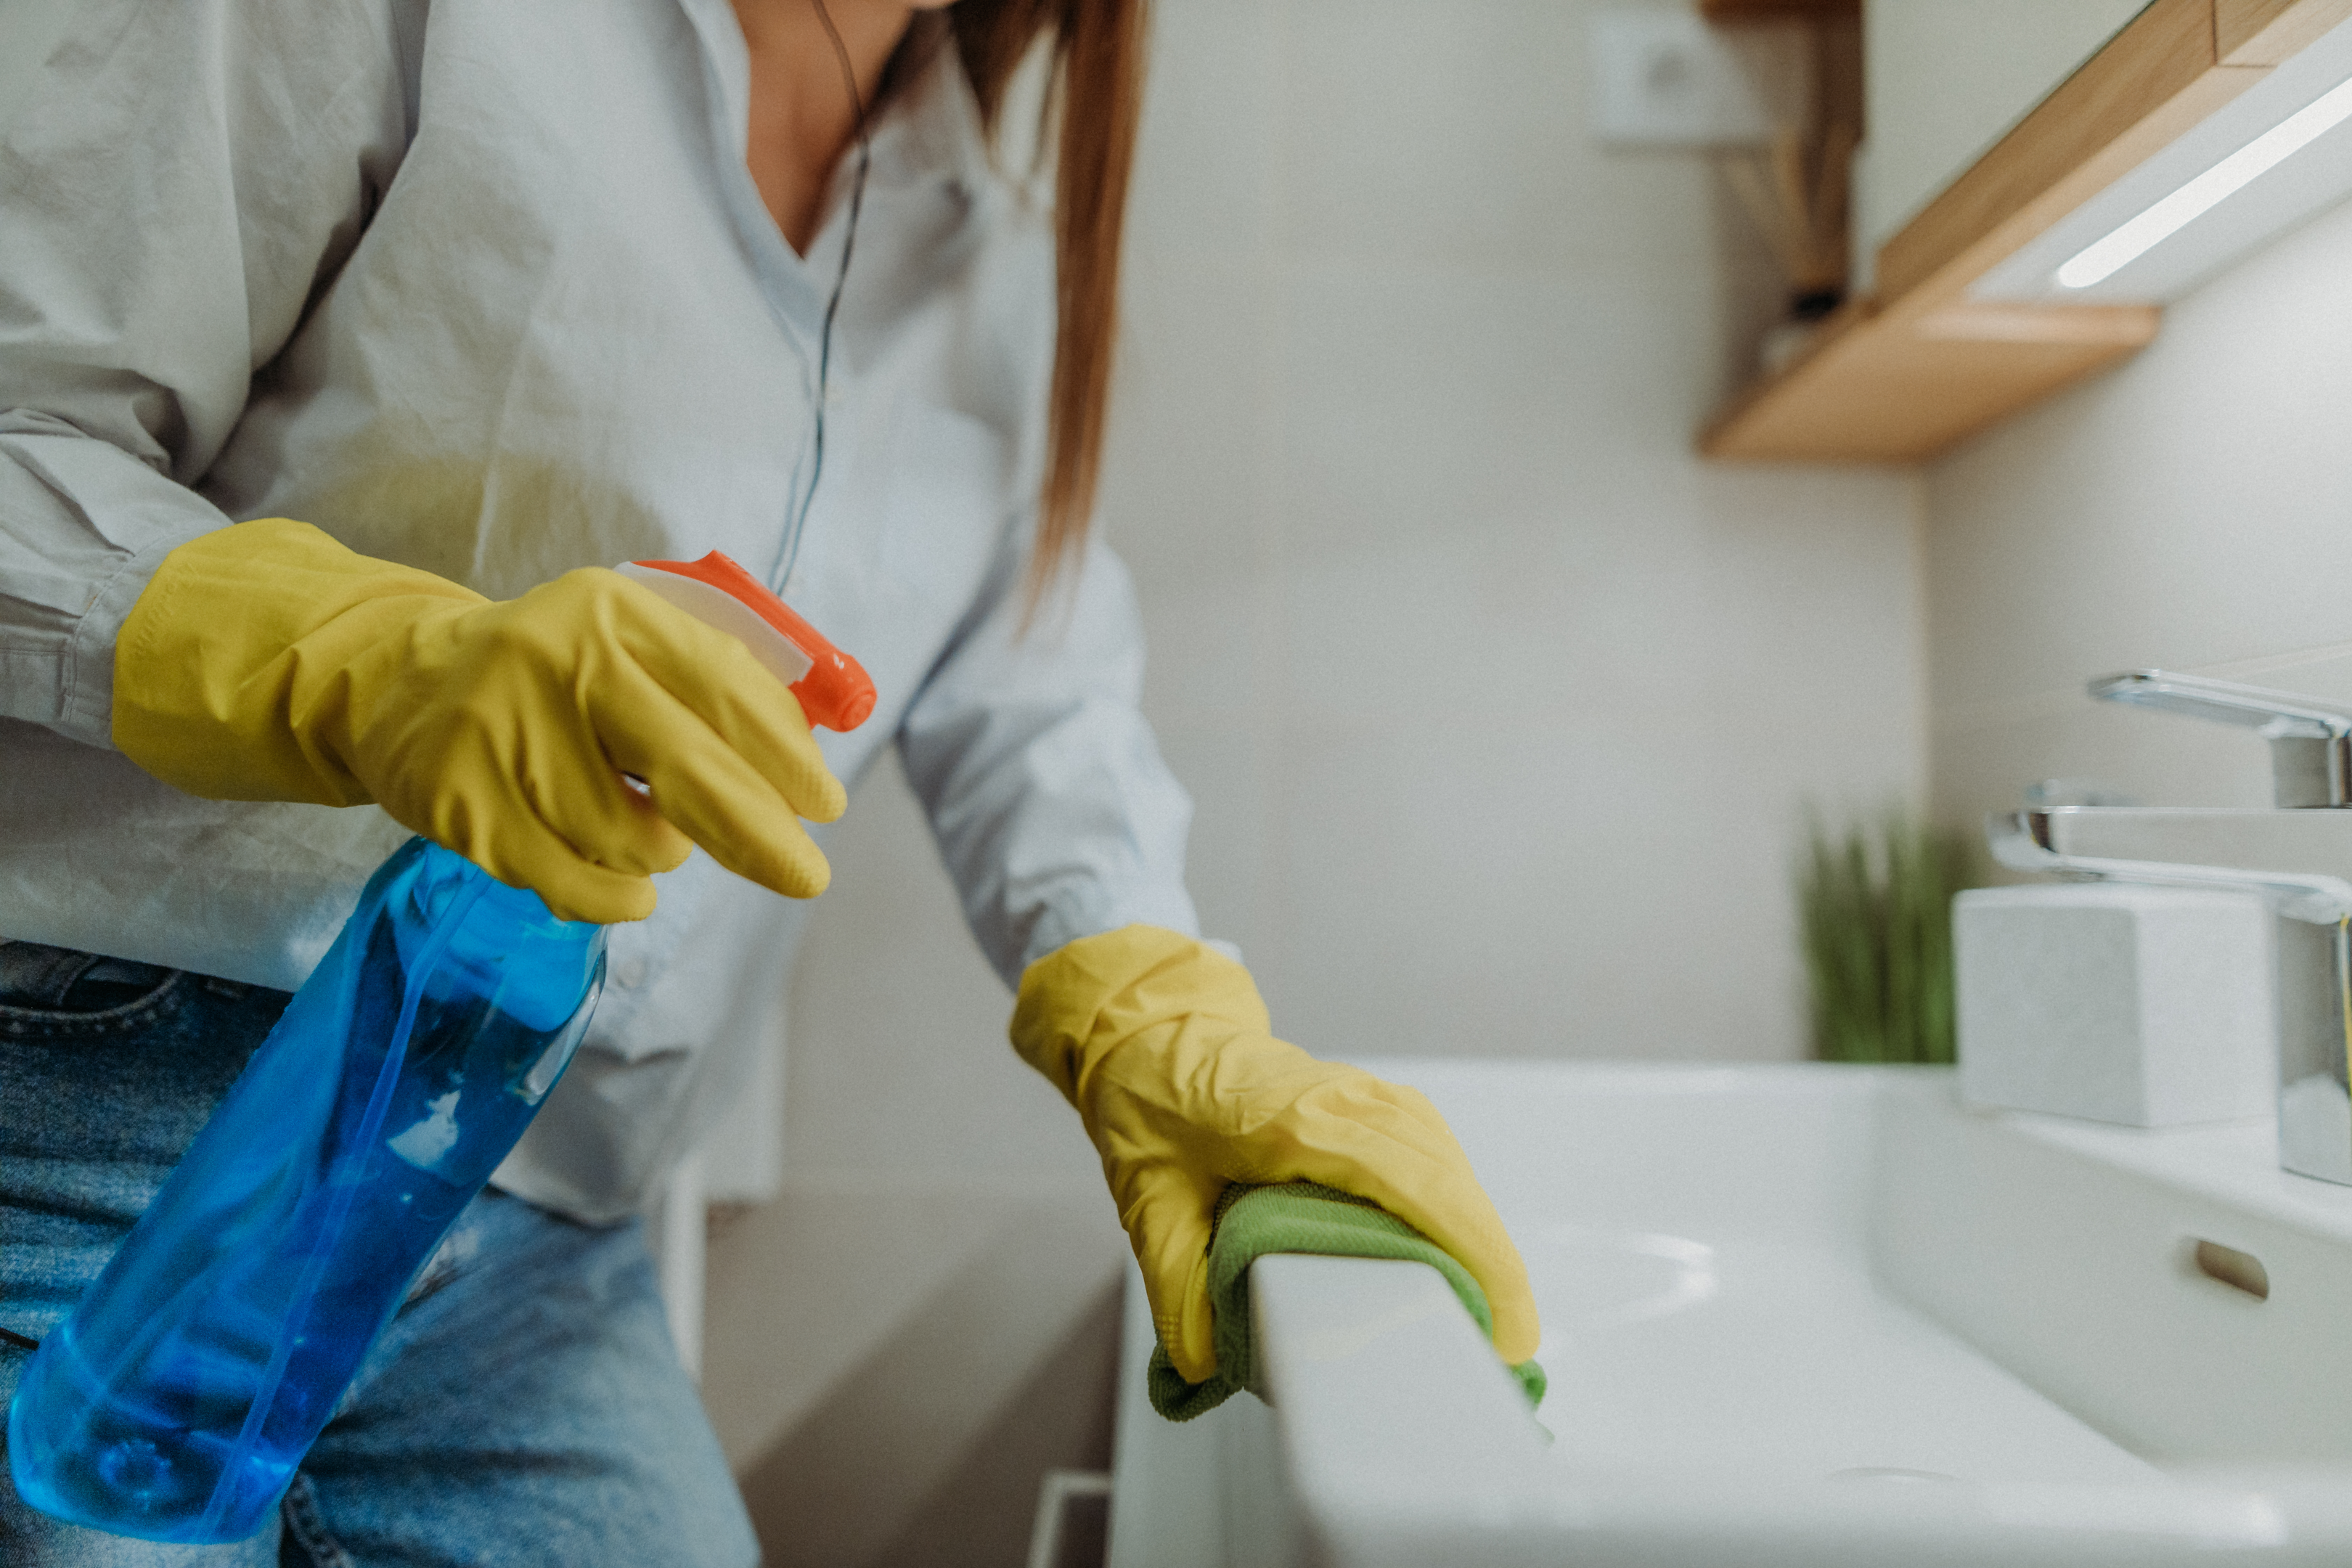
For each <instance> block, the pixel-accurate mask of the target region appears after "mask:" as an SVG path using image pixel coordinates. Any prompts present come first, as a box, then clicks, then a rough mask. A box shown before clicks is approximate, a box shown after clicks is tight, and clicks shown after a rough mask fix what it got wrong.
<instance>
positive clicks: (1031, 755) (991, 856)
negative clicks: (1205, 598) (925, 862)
mask: <svg viewBox="0 0 2352 1568" xmlns="http://www.w3.org/2000/svg"><path fill="white" fill-rule="evenodd" d="M1023 608H1024V594H1023V592H1022V585H1021V563H1020V560H1019V558H1018V556H1017V555H1016V554H1014V553H1013V552H1007V554H1006V557H1005V558H1004V559H1003V560H1002V561H1001V562H1000V563H999V565H998V567H997V570H996V573H995V575H994V577H993V579H992V587H991V591H990V592H989V593H988V594H986V595H983V596H982V599H981V601H980V603H979V604H978V605H976V606H975V607H974V609H973V612H972V613H971V616H967V617H966V621H965V625H964V627H963V629H962V632H961V635H960V636H959V637H957V638H956V640H955V641H954V642H953V643H951V644H950V647H949V649H948V651H947V653H946V654H945V655H944V656H943V657H942V658H941V659H940V663H939V664H938V665H937V666H935V667H934V668H933V670H932V672H931V675H930V677H929V679H928V680H927V681H926V682H925V683H924V686H923V689H922V690H921V691H920V692H919V694H918V695H917V697H916V699H915V701H914V703H913V705H912V706H911V707H910V708H909V709H908V713H907V717H906V719H905V721H904V722H903V723H902V724H901V725H900V728H899V731H898V751H899V755H900V757H901V759H902V760H903V761H904V763H905V764H906V770H907V778H908V783H909V784H912V785H913V787H914V790H915V794H916V795H917V796H918V797H919V799H920V800H921V802H922V804H923V808H924V810H925V812H926V813H927V814H928V815H929V818H930V824H931V832H932V835H933V837H936V838H937V840H938V841H939V846H940V855H941V857H942V858H944V859H945V860H946V862H947V867H948V871H949V874H950V876H951V877H952V878H953V879H954V880H955V884H956V887H957V889H958V890H959V892H960V893H961V897H962V900H963V910H964V918H965V919H966V920H967V921H970V922H971V930H972V934H973V935H974V936H976V937H977V938H979V940H980V945H981V949H982V952H985V953H986V954H987V955H988V959H989V962H990V963H992V964H993V965H994V966H995V969H996V972H997V973H998V974H1000V975H1001V976H1003V980H1004V983H1005V984H1007V985H1009V986H1018V985H1019V984H1020V979H1021V972H1022V971H1023V970H1024V969H1025V968H1026V967H1028V965H1029V964H1030V963H1033V962H1034V961H1035V960H1037V959H1039V958H1042V957H1044V956H1045V954H1046V953H1049V952H1053V951H1054V950H1055V949H1056V948H1058V947H1061V946H1062V945H1063V944H1065V943H1066V942H1075V941H1076V940H1077V939H1078V938H1080V937H1085V936H1092V935H1094V934H1096V933H1097V932H1098V931H1113V930H1116V929H1118V927H1120V926H1124V925H1130V924H1135V923H1138V922H1141V923H1145V924H1150V925H1160V926H1167V927H1169V928H1171V929H1172V930H1175V931H1182V932H1184V933H1185V934H1186V935H1188V936H1192V935H1198V934H1199V929H1200V928H1199V921H1198V918H1197V916H1196V915H1195V914H1194V912H1193V909H1192V898H1191V896H1190V895H1189V894H1188V893H1186V891H1185V889H1184V841H1185V836H1186V833H1187V832H1188V830H1189V829H1190V828H1191V826H1192V799H1191V797H1190V796H1189V795H1186V794H1185V793H1184V788H1183V786H1182V785H1181V784H1178V783H1177V782H1176V779H1175V777H1174V775H1173V774H1171V773H1170V772H1169V771H1168V766H1167V764H1166V763H1164V762H1162V761H1161V760H1160V747H1159V743H1158V742H1157V741H1156V740H1154V738H1153V736H1152V733H1151V727H1150V725H1149V724H1147V723H1146V722H1145V721H1144V718H1143V714H1142V712H1141V710H1139V707H1138V702H1139V699H1140V697H1141V695H1142V688H1143V631H1142V623H1141V618H1140V616H1139V614H1138V611H1137V607H1136V602H1135V592H1134V588H1133V586H1132V584H1130V582H1129V578H1128V574H1127V568H1126V567H1125V566H1124V565H1122V564H1121V563H1120V562H1119V560H1118V557H1117V556H1116V555H1114V554H1112V553H1111V551H1110V548H1109V547H1108V545H1106V544H1104V543H1103V542H1101V541H1099V540H1094V541H1090V542H1088V544H1087V548H1086V552H1085V554H1084V556H1083V558H1082V560H1081V561H1080V562H1079V563H1077V568H1076V582H1075V583H1073V584H1066V586H1065V587H1063V588H1061V589H1058V590H1056V591H1055V592H1054V593H1052V594H1049V595H1048V596H1047V598H1046V600H1045V604H1044V605H1042V606H1041V607H1040V608H1039V609H1038V611H1037V613H1036V615H1035V616H1034V618H1033V624H1031V625H1029V626H1027V627H1026V628H1024V626H1023V624H1022V623H1023V618H1024V616H1023Z"/></svg>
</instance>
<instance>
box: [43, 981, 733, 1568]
mask: <svg viewBox="0 0 2352 1568" xmlns="http://www.w3.org/2000/svg"><path fill="white" fill-rule="evenodd" d="M286 1001H287V996H286V994H285V993H284V992H282V991H265V990H261V989H259V988H257V987H253V986H245V985H236V984H230V983H229V982H226V981H220V980H211V979H206V978H205V977H204V976H201V975H196V974H188V973H177V972H173V971H168V970H159V969H154V968H152V967H151V966H147V965H142V964H129V963H121V962H118V961H115V960H100V959H95V958H92V957H91V956H90V955H89V954H87V953H76V952H66V951H64V950H61V949H57V948H47V947H37V946H35V945H34V944H31V943H27V942H0V1329H6V1330H11V1331H15V1332H16V1333H18V1334H23V1335H28V1336H31V1337H34V1338H38V1337H39V1336H41V1335H43V1334H46V1333H47V1332H48V1331H50V1330H52V1329H53V1328H55V1327H56V1326H57V1324H58V1322H60V1321H63V1319H64V1318H65V1316H66V1314H67V1313H68V1311H70V1310H72V1308H73V1304H74V1302H75V1301H76V1300H79V1298H80V1296H81V1293H82V1291H83V1290H84V1289H86V1288H87V1287H88V1286H89V1282H90V1281H91V1280H92V1279H95V1278H97V1276H98V1272H99V1270H100V1268H103V1267H104V1266H105V1264H106V1260H107V1259H108V1258H110V1257H111V1256H112V1254H113V1251H114V1248H115V1247H117V1246H118V1245H120V1244H121V1239H122V1237H123V1236H124V1235H125V1234H127V1233H128V1232H129V1230H130V1228H131V1224H132V1222H133V1221H135V1220H136V1219H137V1218H138V1217H139V1215H140V1214H141V1213H142V1211H143V1210H144V1209H145V1208H146V1206H147V1205H148V1203H149V1202H150V1201H151V1200H152V1198H153V1197H154V1195H155V1193H156V1191H157V1189H158V1188H160V1187H161V1186H162V1184H163V1178H164V1177H165V1176H167V1175H168V1174H170V1173H171V1170H172V1167H173V1165H174V1164H175V1163H178V1160H179V1158H180V1155H181V1153H182V1152H183V1151H184V1150H185V1149H186V1147H187V1145H188V1143H189V1142H190V1141H191V1140H192V1139H194V1136H195V1134H196V1131H197V1129H198V1128H200V1127H202V1126H203V1125H204V1123H205V1119H206V1118H208V1117H209V1116H210V1115H211V1114H212V1110H213V1107H214V1106H215V1104H217V1103H218V1102H219V1100H220V1097H221V1095H222V1094H223V1093H224V1092H225V1091H226V1089H227V1088H228V1086H229V1083H230V1081H231V1080H232V1079H235V1078H236V1075H237V1072H238V1070H239V1069H240V1068H243V1067H244V1065H245V1061H246V1058H247V1057H248V1056H250V1055H251V1054H252V1052H253V1049H254V1047H256V1046H257V1045H259V1044H260V1043H261V1039H262V1037H263V1036H264V1035H266V1034H268V1031H269V1026H270V1025H271V1024H272V1023H273V1022H275V1021H276V1019H277V1017H278V1013H279V1011H280V1010H282V1009H283V1008H284V1007H285V1005H286ZM29 1354H30V1352H26V1351H25V1350H23V1349H21V1348H18V1347H16V1346H15V1345H12V1344H7V1343H0V1405H5V1402H6V1401H7V1399H8V1398H9V1397H10V1395H12V1394H14V1393H15V1392H16V1379H17V1377H18V1376H19V1375H20V1374H21V1373H22V1371H23V1369H24V1365H25V1363H26V1360H27V1358H28V1356H29ZM758 1557H759V1548H758V1545H757V1543H756V1542H754V1541H753V1539H752V1535H751V1521H750V1520H749V1518H748V1517H747V1516H746V1514H745V1512H744V1510H743V1503H742V1499H741V1498H740V1495H739V1494H738V1493H737V1491H736V1489H735V1484H734V1480H733V1479H732V1478H731V1477H730V1475H729V1473H728V1469H727V1464H726V1460H725V1458H723V1457H722V1456H721V1455H720V1453H719V1443H718V1439H717V1438H716V1437H715V1436H713V1435H712V1433H711V1430H710V1424H709V1420H708V1419H707V1418H706V1417H705V1416H704V1415H703V1412H702V1403H701V1400H700V1398H699V1397H698V1395H697V1394H696V1393H695V1389H694V1385H693V1384H692V1383H691V1382H690V1381H689V1380H688V1378H687V1376H686V1374H685V1373H683V1372H682V1371H681V1370H680V1369H679V1367H678V1364H677V1355H676V1352H674V1351H673V1350H672V1349H671V1343H670V1337H669V1329H668V1325H667V1322H666V1321H664V1319H663V1316H662V1307H661V1300H660V1297H659V1295H658V1294H657V1292H656V1287H655V1279H654V1269H653V1264H652V1260H651V1259H650V1258H648V1257H647V1256H646V1247H645V1238H644V1235H643V1233H642V1231H641V1229H640V1227H639V1226H637V1225H636V1224H635V1222H631V1223H628V1224H625V1225H619V1226H606V1227H597V1226H583V1225H577V1224H574V1223H572V1222H571V1221H569V1220H565V1219H562V1218H559V1217H557V1216H556V1215H551V1214H548V1213H546V1212H545V1211H543V1210H541V1209H536V1208H533V1207H532V1206H531V1205H529V1204H526V1203H524V1202H522V1201H521V1200H520V1199H517V1198H511V1197H508V1196H505V1195H504V1194H499V1193H495V1192H486V1193H484V1194H482V1196H480V1197H479V1198H478V1199H476V1200H475V1201H474V1203H473V1205H471V1206H470V1207H468V1208H467V1210H466V1211H465V1213H464V1214H462V1215H459V1216H458V1220H457V1226H455V1227H454V1228H453V1229H452V1230H451V1231H450V1233H449V1237H448V1239H447V1240H446V1242H445V1243H444V1244H443V1245H442V1247H441V1249H440V1251H439V1252H438V1253H437V1254H436V1255H435V1257H434V1258H433V1260H432V1262H430V1263H429V1264H427V1265H426V1266H425V1272H424V1273H423V1274H422V1275H421V1276H420V1277H419V1279H418V1280H417V1282H416V1285H415V1288H414V1289H412V1290H411V1291H410V1293H409V1297H408V1300H407V1301H406V1302H405V1303H404V1305H403V1306H402V1307H401V1309H400V1312H399V1314H398V1315H397V1316H396V1317H395V1318H394V1320H393V1323H392V1326H391V1327H390V1328H389V1329H387V1330H386V1331H384V1335H383V1339H382V1340H381V1341H379V1342H377V1344H376V1346H375V1348H374V1350H373V1351H372V1352H369V1355H368V1357H367V1359H366V1361H365V1362H364V1363H362V1365H361V1368H360V1372H359V1376H358V1378H357V1380H356V1381H355V1382H354V1383H353V1384H352V1391H351V1393H350V1394H349V1395H347V1396H346V1397H345V1399H344V1401H343V1404H342V1405H341V1407H340V1408H339V1409H338V1410H337V1412H336V1415H335V1417H334V1419H333V1420H332V1421H331V1422H330V1423H329V1424H328V1426H327V1429H326V1431H325V1433H324V1434H322V1435H321V1436H320V1439H319V1441H318V1444H317V1446H315V1447H312V1448H311V1450H310V1455H309V1457H308V1458H305V1459H304V1460H303V1462H302V1466H301V1469H300V1471H299V1474H298V1476H297V1477H296V1479H295V1481H294V1484H293V1486H292V1488H291V1489H289V1491H288V1493H287V1496H286V1501H285V1503H284V1505H283V1506H282V1507H281V1508H280V1509H279V1510H278V1519H277V1521H275V1522H274V1523H273V1524H272V1525H271V1527H270V1528H268V1529H266V1530H264V1531H262V1532H261V1533H260V1534H259V1535H258V1536H256V1537H255V1538H254V1539H253V1540H251V1541H247V1542H239V1543H237V1544H235V1545H229V1546H206V1547H189V1546H159V1545H155V1544H153V1543H152V1542H142V1541H131V1540H126V1539H124V1538H122V1537H120V1536H113V1535H105V1534H101V1533H100V1532H98V1531H89V1530H82V1529H79V1528H77V1527H74V1526H70V1525H66V1524H61V1523H58V1521H55V1520H52V1519H49V1518H48V1517H47V1516H46V1515H43V1514H40V1513H37V1512H35V1511H34V1510H31V1509H29V1508H27V1507H26V1506H25V1504H24V1503H23V1502H22V1501H20V1500H18V1499H17V1497H16V1491H15V1489H14V1488H12V1487H11V1486H10V1485H9V1484H8V1480H7V1478H6V1475H5V1470H0V1563H5V1564H7V1565H8V1568H68V1565H70V1568H85V1565H88V1568H99V1565H105V1568H163V1565H165V1564H172V1565H175V1568H178V1565H185V1568H230V1565H236V1568H268V1565H272V1564H280V1563H290V1564H295V1565H298V1568H299V1565H301V1564H316V1565H317V1568H344V1565H347V1564H349V1565H352V1568H362V1565H373V1564H378V1563H382V1564H387V1565H388V1564H393V1563H399V1564H403V1565H404V1568H405V1565H408V1564H420V1563H435V1564H439V1563H447V1564H457V1563H467V1564H475V1563H480V1564H499V1565H505V1564H526V1563H530V1564H537V1563H545V1564H549V1565H551V1568H558V1565H560V1568H595V1565H599V1564H606V1563H610V1564H614V1565H615V1568H619V1565H622V1564H626V1565H628V1568H649V1565H655V1564H672V1563H675V1564H678V1565H680V1568H706V1565H709V1568H721V1565H723V1568H742V1565H744V1564H748V1563H754V1562H756V1561H757V1559H758Z"/></svg>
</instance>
